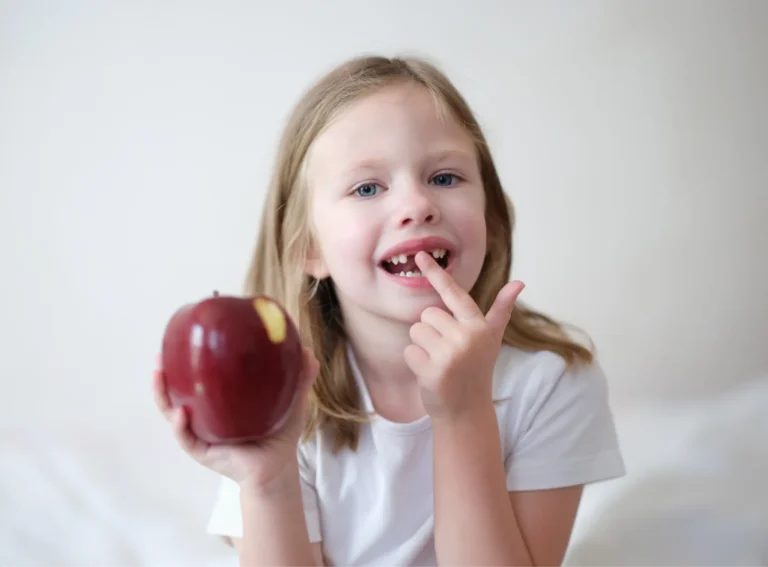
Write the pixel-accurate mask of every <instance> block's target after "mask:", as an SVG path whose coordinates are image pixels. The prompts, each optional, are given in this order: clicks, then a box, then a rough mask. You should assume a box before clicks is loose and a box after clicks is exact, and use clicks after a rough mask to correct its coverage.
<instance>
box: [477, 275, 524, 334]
mask: <svg viewBox="0 0 768 567" xmlns="http://www.w3.org/2000/svg"><path fill="white" fill-rule="evenodd" d="M523 288H525V284H524V283H523V282H520V281H513V282H509V283H508V284H507V285H505V286H504V287H503V288H501V291H500V292H499V295H497V296H496V301H494V302H493V305H491V308H490V309H489V310H488V314H487V315H486V316H485V319H486V321H488V324H489V325H490V326H491V328H492V329H493V331H494V333H496V336H497V337H499V338H500V337H501V336H502V335H503V334H504V329H505V328H506V326H507V323H509V317H510V316H511V315H512V310H513V309H514V308H515V302H516V301H517V296H518V295H520V292H521V291H523Z"/></svg>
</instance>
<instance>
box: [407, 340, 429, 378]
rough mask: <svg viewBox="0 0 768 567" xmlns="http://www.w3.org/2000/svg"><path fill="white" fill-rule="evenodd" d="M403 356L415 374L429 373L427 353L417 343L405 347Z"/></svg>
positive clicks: (424, 374)
mask: <svg viewBox="0 0 768 567" xmlns="http://www.w3.org/2000/svg"><path fill="white" fill-rule="evenodd" d="M403 357H404V358H405V363H406V364H407V365H408V368H410V369H411V371H412V372H413V373H414V374H416V375H417V376H427V375H428V374H429V368H430V360H429V355H428V354H427V351H425V350H424V349H423V348H421V347H420V346H419V345H413V344H411V345H408V346H407V347H405V350H404V351H403Z"/></svg>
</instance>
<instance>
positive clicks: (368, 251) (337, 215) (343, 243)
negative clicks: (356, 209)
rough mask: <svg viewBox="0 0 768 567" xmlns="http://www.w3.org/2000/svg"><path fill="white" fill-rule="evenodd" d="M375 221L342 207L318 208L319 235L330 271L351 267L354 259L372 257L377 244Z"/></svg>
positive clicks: (316, 219) (359, 260) (362, 259)
mask: <svg viewBox="0 0 768 567" xmlns="http://www.w3.org/2000/svg"><path fill="white" fill-rule="evenodd" d="M373 224H374V223H371V222H367V221H366V219H364V218H362V215H359V214H349V213H347V212H346V211H345V210H344V209H343V208H341V207H334V208H326V209H318V210H317V215H316V218H315V226H316V227H317V230H316V234H317V239H318V241H319V243H320V249H321V250H322V253H323V258H324V260H325V263H326V265H327V267H328V269H329V270H330V271H331V272H342V271H348V270H349V268H350V266H352V265H353V262H354V263H358V262H366V263H369V262H370V261H371V259H372V258H373V253H374V248H375V244H376V239H375V227H374V226H373ZM332 275H333V274H332Z"/></svg>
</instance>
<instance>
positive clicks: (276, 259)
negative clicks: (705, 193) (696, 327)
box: [245, 56, 592, 450]
mask: <svg viewBox="0 0 768 567" xmlns="http://www.w3.org/2000/svg"><path fill="white" fill-rule="evenodd" d="M398 82H411V83H415V84H417V85H420V86H421V87H423V88H424V89H426V91H427V92H428V93H430V95H431V96H432V98H433V100H434V101H435V104H436V108H437V109H438V111H439V112H440V113H442V115H445V114H446V113H448V114H449V115H450V116H452V117H453V118H454V119H456V120H457V121H458V122H459V124H462V125H463V126H464V128H465V129H466V131H467V132H468V134H469V135H470V136H471V137H472V139H473V140H474V143H475V148H476V152H477V159H478V163H479V166H480V173H481V176H482V182H483V186H484V189H485V195H486V209H485V218H486V226H487V231H488V241H487V242H488V246H487V252H486V256H485V259H484V263H483V266H482V269H481V271H480V275H479V277H478V279H477V282H476V283H475V285H474V286H473V288H472V289H471V290H470V295H471V296H472V298H473V299H474V300H475V302H476V303H477V304H478V306H479V307H480V308H481V309H482V311H483V312H484V313H485V312H487V311H488V309H489V308H490V307H491V305H492V303H493V301H494V300H495V298H496V295H497V294H498V293H499V291H500V290H501V288H502V287H503V286H504V285H505V284H506V283H507V281H508V278H509V276H510V271H511V268H512V233H513V228H514V220H515V215H514V208H513V206H512V203H511V201H510V200H509V198H508V197H507V195H506V193H505V192H504V189H503V187H502V184H501V180H500V179H499V175H498V173H497V171H496V166H495V165H494V162H493V158H492V157H491V152H490V150H489V147H488V144H487V142H486V139H485V136H484V135H483V132H482V130H481V128H480V125H479V124H478V121H477V120H476V118H475V116H474V114H473V112H472V111H471V109H470V107H469V105H468V104H467V103H466V101H465V100H464V98H463V97H462V96H461V94H460V93H459V92H458V90H457V89H456V88H455V87H454V86H453V84H452V83H451V82H450V81H449V80H448V78H447V77H446V76H445V75H444V74H443V73H442V72H441V71H440V70H438V69H437V68H436V67H435V66H434V65H432V64H431V63H429V62H427V61H424V60H422V59H418V58H393V59H390V58H385V57H378V56H366V57H358V58H354V59H351V60H349V61H347V62H345V63H343V64H342V65H340V66H338V67H336V68H335V69H333V70H331V71H330V72H329V73H328V74H326V75H325V76H324V77H322V78H321V79H320V80H319V81H318V82H317V83H316V84H315V85H314V86H312V87H311V88H310V89H309V90H308V91H307V92H306V93H305V94H304V96H303V97H302V98H301V99H300V100H299V101H298V103H297V104H296V106H295V107H294V109H293V112H292V113H291V115H290V117H289V119H288V122H287V124H286V126H285V129H284V131H283V134H282V137H281V140H280V143H279V146H278V152H277V156H276V163H275V167H274V170H273V174H272V178H271V182H270V185H269V191H268V195H267V200H266V203H265V206H264V209H263V213H262V221H261V226H260V231H259V234H258V241H257V244H256V248H255V251H254V253H253V258H252V261H251V264H250V268H249V271H248V276H247V282H246V290H245V291H246V293H248V294H252V295H255V294H266V295H268V296H271V297H272V298H274V299H275V300H277V301H279V302H280V303H281V304H282V305H283V306H285V308H286V310H287V312H288V313H289V315H290V316H291V318H292V319H293V321H294V323H295V324H296V326H297V328H298V330H299V334H300V336H301V339H302V341H303V342H304V344H305V345H306V346H309V347H310V348H312V350H313V351H314V353H315V356H316V357H317V359H318V361H319V362H320V372H319V375H318V377H317V380H316V381H315V383H314V385H313V387H312V390H311V392H310V399H309V415H308V421H307V424H306V427H305V431H304V437H305V438H308V437H309V436H311V435H312V434H313V433H314V432H315V431H317V430H318V429H320V428H322V429H323V431H327V432H329V433H330V434H332V435H333V439H334V449H335V450H340V449H342V448H345V447H347V448H350V449H352V450H354V449H356V447H357V442H358V437H359V428H360V424H361V423H365V422H366V421H367V419H368V416H367V415H366V413H365V412H364V411H363V409H362V405H361V397H360V392H359V391H358V388H357V385H356V381H355V380H354V377H353V374H352V371H351V368H350V364H349V361H348V360H347V356H346V336H345V333H344V326H343V322H342V317H341V311H340V308H339V304H338V301H337V299H336V296H335V293H334V289H333V284H332V282H331V281H330V278H326V279H323V280H319V281H318V280H316V279H314V278H312V277H311V276H309V275H307V274H306V273H305V269H304V267H305V259H306V258H307V255H308V253H309V251H310V249H311V246H312V238H313V234H312V228H311V226H310V219H309V198H308V193H307V191H308V188H307V183H306V181H305V178H304V168H305V163H306V159H305V158H306V156H307V152H308V150H309V148H310V146H311V144H312V143H313V141H314V140H315V138H317V136H318V135H319V134H320V133H321V132H322V131H323V130H324V129H325V127H326V126H327V125H328V124H329V122H330V121H331V120H332V119H333V118H334V117H335V116H336V115H337V114H338V113H339V112H341V111H342V110H343V109H344V108H345V106H346V105H347V104H348V103H349V102H351V101H354V100H357V99H359V98H360V97H363V96H365V95H367V94H371V93H372V92H374V91H376V90H377V89H380V88H383V87H386V86H390V85H392V84H394V83H398ZM503 343H505V344H507V345H512V346H514V347H518V348H520V349H523V350H527V351H540V350H547V351H551V352H554V353H556V354H558V355H560V356H561V357H563V358H564V359H565V361H566V363H567V364H568V365H569V366H570V365H573V364H577V363H589V362H591V361H592V352H591V351H590V349H589V348H587V347H585V346H583V345H581V344H579V343H578V342H576V341H575V340H573V339H572V338H571V337H570V336H569V335H568V333H567V332H566V330H565V327H564V326H563V325H562V324H560V323H558V322H556V321H555V320H553V319H551V318H550V317H548V316H546V315H544V314H542V313H539V312H537V311H534V310H533V309H531V308H529V307H527V306H525V305H523V304H521V303H520V302H518V303H517V304H516V307H515V309H514V311H513V312H512V316H511V318H510V321H509V324H508V325H507V328H506V330H505V331H504V335H503Z"/></svg>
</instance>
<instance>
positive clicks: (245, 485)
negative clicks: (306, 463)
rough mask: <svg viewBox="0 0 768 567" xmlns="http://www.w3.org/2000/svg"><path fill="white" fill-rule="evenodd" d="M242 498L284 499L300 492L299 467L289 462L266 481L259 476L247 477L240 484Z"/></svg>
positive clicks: (295, 463) (293, 462)
mask: <svg viewBox="0 0 768 567" xmlns="http://www.w3.org/2000/svg"><path fill="white" fill-rule="evenodd" d="M238 485H239V486H240V498H241V500H242V499H247V500H271V499H278V500H279V499H284V498H285V497H286V496H289V495H290V494H292V493H294V492H298V491H299V490H300V485H299V466H298V463H297V462H296V461H295V460H294V461H289V462H287V463H286V464H285V466H284V467H283V468H282V469H280V470H278V471H277V472H276V473H275V474H274V475H271V476H270V477H269V478H267V479H264V478H261V477H259V476H256V475H253V476H246V477H244V478H243V479H241V480H240V481H239V482H238Z"/></svg>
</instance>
